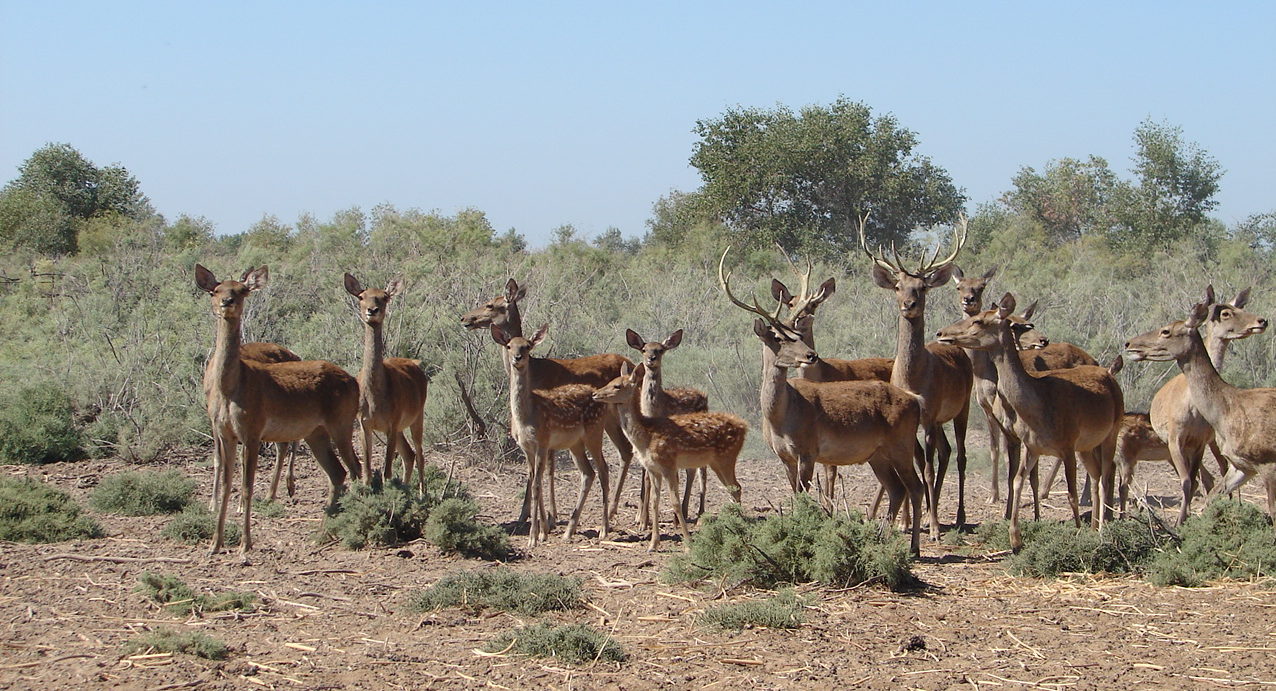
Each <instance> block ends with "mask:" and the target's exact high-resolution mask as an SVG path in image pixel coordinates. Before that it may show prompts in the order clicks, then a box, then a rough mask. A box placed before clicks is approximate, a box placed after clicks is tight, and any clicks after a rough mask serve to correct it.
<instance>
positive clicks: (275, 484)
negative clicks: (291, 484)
mask: <svg viewBox="0 0 1276 691" xmlns="http://www.w3.org/2000/svg"><path fill="white" fill-rule="evenodd" d="M287 453H288V442H283V441H281V442H279V443H277V444H275V470H274V476H273V477H271V478H270V496H269V497H268V499H269V501H274V500H275V497H276V496H278V494H279V478H280V476H281V475H283V472H284V463H285V462H286V461H287V459H286V458H285V454H287Z"/></svg>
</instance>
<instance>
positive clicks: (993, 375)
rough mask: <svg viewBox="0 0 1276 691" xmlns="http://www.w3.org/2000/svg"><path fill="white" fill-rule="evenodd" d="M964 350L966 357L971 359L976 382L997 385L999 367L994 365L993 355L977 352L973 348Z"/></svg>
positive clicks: (983, 351) (982, 351)
mask: <svg viewBox="0 0 1276 691" xmlns="http://www.w3.org/2000/svg"><path fill="white" fill-rule="evenodd" d="M962 350H964V351H966V357H968V358H970V366H971V369H972V370H973V372H974V375H975V379H976V380H981V381H987V382H993V383H996V381H997V365H996V364H995V363H993V360H992V354H991V353H989V352H988V351H987V350H975V349H973V348H963V349H962Z"/></svg>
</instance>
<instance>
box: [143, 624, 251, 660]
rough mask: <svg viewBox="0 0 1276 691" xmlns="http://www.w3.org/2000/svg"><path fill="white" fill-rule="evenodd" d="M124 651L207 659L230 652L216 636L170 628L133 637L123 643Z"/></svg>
mask: <svg viewBox="0 0 1276 691" xmlns="http://www.w3.org/2000/svg"><path fill="white" fill-rule="evenodd" d="M124 651H125V652H126V653H128V654H130V655H133V654H138V653H146V654H149V653H181V654H184V655H194V656H196V657H202V658H207V659H209V660H225V659H226V657H227V656H228V655H229V654H230V651H229V649H228V648H227V647H226V644H225V643H222V642H221V641H219V640H217V639H216V638H213V637H211V636H208V635H206V634H202V633H199V632H198V631H190V632H179V631H174V630H172V629H159V630H157V631H152V632H150V633H148V634H146V635H144V636H139V637H137V638H134V639H133V640H131V641H129V642H128V643H126V644H124Z"/></svg>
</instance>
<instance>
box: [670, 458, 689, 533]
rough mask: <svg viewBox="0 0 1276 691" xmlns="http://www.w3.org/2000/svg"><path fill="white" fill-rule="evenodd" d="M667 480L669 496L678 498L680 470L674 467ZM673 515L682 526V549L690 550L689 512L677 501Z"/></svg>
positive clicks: (680, 526)
mask: <svg viewBox="0 0 1276 691" xmlns="http://www.w3.org/2000/svg"><path fill="white" fill-rule="evenodd" d="M665 481H666V482H668V483H669V496H670V497H672V498H673V499H675V500H676V499H677V498H678V471H677V470H676V469H672V470H670V471H669V472H668V473H666V474H665ZM673 515H674V518H676V519H677V520H678V527H679V528H682V551H684V552H690V551H691V531H690V530H688V529H687V514H686V513H685V512H684V511H683V510H682V505H681V504H679V503H678V502H677V501H674V503H673Z"/></svg>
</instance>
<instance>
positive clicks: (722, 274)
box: [718, 245, 793, 333]
mask: <svg viewBox="0 0 1276 691" xmlns="http://www.w3.org/2000/svg"><path fill="white" fill-rule="evenodd" d="M730 252H731V246H730V245H728V246H727V248H726V249H725V250H723V251H722V258H721V259H719V260H718V286H719V287H721V288H722V292H724V293H726V294H727V298H728V299H730V300H731V302H732V304H734V305H735V306H736V307H739V308H740V309H742V310H745V311H746V312H752V313H754V314H756V315H758V316H759V317H762V318H763V319H765V320H766V322H767V323H768V324H770V325H771V327H772V328H774V329H776V330H778V331H780V332H782V333H792V332H793V330H792V329H790V328H789V327H787V326H785V325H784V323H783V322H781V321H780V311H781V310H782V309H784V305H783V304H777V305H776V307H775V313H774V314H772V313H770V312H768V311H766V310H764V309H762V306H761V305H759V304H758V299H757V297H754V298H753V304H752V305H750V304H748V303H746V302H744V301H742V300H740V299H739V298H737V297H736V296H735V294H734V293H732V292H731V272H730V271H726V270H725V266H726V262H727V255H728V254H729V253H730Z"/></svg>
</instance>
